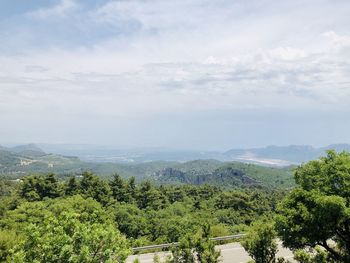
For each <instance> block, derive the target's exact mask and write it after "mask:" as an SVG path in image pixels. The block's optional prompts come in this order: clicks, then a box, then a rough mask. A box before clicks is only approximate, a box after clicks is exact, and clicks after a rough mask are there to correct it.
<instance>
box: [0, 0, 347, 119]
mask: <svg viewBox="0 0 350 263" xmlns="http://www.w3.org/2000/svg"><path fill="white" fill-rule="evenodd" d="M84 3H85V2H84V1H77V0H76V1H73V0H70V1H69V0H62V1H61V2H59V4H57V5H55V6H53V7H51V8H48V9H39V10H37V11H34V12H32V13H30V16H29V19H33V21H34V22H33V21H31V20H30V21H26V22H28V23H29V24H28V25H26V27H24V28H25V29H26V30H27V32H26V36H27V35H29V36H30V37H31V38H33V39H38V41H39V42H40V41H41V40H42V41H44V42H45V43H46V44H45V45H43V46H39V47H37V46H35V45H34V44H28V43H32V42H28V41H26V38H23V41H21V36H19V35H15V36H13V39H12V41H13V42H16V43H18V44H17V45H19V47H20V54H19V55H18V54H17V55H13V54H12V55H8V54H7V53H6V52H1V51H0V113H6V115H7V116H11V115H12V116H15V115H16V116H21V115H22V116H24V117H23V118H28V119H31V118H36V116H40V118H41V119H49V118H52V117H53V116H54V117H57V118H59V117H60V118H63V119H64V118H67V119H71V116H72V115H76V116H82V115H83V116H97V118H103V117H111V118H113V117H118V118H119V117H123V118H132V117H133V116H137V115H140V116H151V115H153V114H170V113H174V112H181V113H188V114H189V113H191V112H196V111H205V112H206V111H226V112H230V111H235V110H238V111H241V110H246V109H256V110H258V111H264V110H266V109H268V110H272V111H275V112H279V111H280V110H281V109H289V110H292V111H294V110H295V111H296V110H297V111H308V110H320V109H322V110H329V111H332V110H334V109H337V110H341V111H343V112H345V111H347V110H348V104H349V103H350V74H349V73H350V30H349V28H348V27H347V23H346V21H347V20H348V11H349V10H350V4H349V2H347V1H338V2H337V4H333V3H332V4H331V3H329V2H328V1H309V2H307V3H305V1H281V2H278V3H277V2H276V1H269V0H266V1H251V2H249V3H247V1H234V2H233V1H224V0H220V1H200V0H192V1H190V0H183V1H160V0H156V1H134V0H132V1H108V2H107V3H106V4H104V5H100V6H99V7H97V8H95V7H91V6H90V7H89V6H85V8H82V6H84ZM326 15H327V20H325V19H324V17H325V16H326ZM38 20H40V23H38ZM30 22H32V23H34V24H33V25H31V24H30ZM47 25H49V26H50V28H48V26H47ZM55 25H57V28H56V27H55ZM51 27H52V28H51ZM10 29H11V28H10ZM67 32H69V34H68V33H67ZM8 36H9V38H10V40H11V34H8ZM3 39H4V41H5V42H6V41H7V38H3ZM10 40H9V43H11V41H10ZM15 40H16V41H15ZM22 42H23V43H24V44H23V46H21V43H22ZM62 43H63V44H62ZM1 118H2V117H1V116H0V121H1ZM7 118H9V117H7Z"/></svg>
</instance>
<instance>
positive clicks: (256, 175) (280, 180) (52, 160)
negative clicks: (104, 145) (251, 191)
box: [0, 147, 293, 188]
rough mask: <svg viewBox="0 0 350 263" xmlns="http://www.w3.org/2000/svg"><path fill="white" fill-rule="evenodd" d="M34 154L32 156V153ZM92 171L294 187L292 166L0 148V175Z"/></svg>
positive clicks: (163, 179)
mask: <svg viewBox="0 0 350 263" xmlns="http://www.w3.org/2000/svg"><path fill="white" fill-rule="evenodd" d="M31 154H32V155H31ZM85 171H91V172H94V173H96V174H99V175H100V176H102V177H110V176H111V175H112V174H113V173H118V174H120V175H122V176H123V177H124V178H129V177H131V176H134V177H136V178H137V179H139V180H145V179H149V180H153V181H155V182H157V183H160V184H167V183H171V184H174V183H180V184H184V183H185V184H194V185H202V184H211V185H216V186H226V187H252V186H253V187H278V188H280V187H282V188H288V187H291V186H293V179H292V175H291V174H292V172H291V169H290V168H285V169H282V168H271V167H263V166H258V165H253V164H244V163H239V162H220V161H217V160H196V161H190V162H185V163H179V162H164V161H154V162H147V163H135V164H120V163H90V162H83V161H81V160H79V158H76V157H70V156H62V155H55V154H46V153H44V152H42V151H41V150H40V149H38V148H36V147H33V148H31V147H17V148H16V149H15V150H14V149H3V150H0V174H2V175H7V176H10V177H12V178H14V179H16V178H20V177H22V176H25V175H28V174H32V173H50V172H52V173H56V174H58V175H60V176H67V175H70V174H76V175H81V174H82V173H83V172H85Z"/></svg>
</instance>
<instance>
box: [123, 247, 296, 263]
mask: <svg viewBox="0 0 350 263" xmlns="http://www.w3.org/2000/svg"><path fill="white" fill-rule="evenodd" d="M216 247H217V249H220V250H221V257H222V262H223V263H246V262H248V261H249V260H251V258H250V257H249V255H248V254H247V252H246V251H245V250H244V248H243V247H242V246H241V245H240V244H239V243H231V244H226V245H220V246H216ZM278 250H279V251H278V253H277V256H278V257H284V258H285V259H288V260H289V261H291V262H295V261H294V260H293V253H292V252H291V251H290V250H289V249H286V248H283V247H282V246H281V244H279V247H278ZM154 254H155V253H149V254H140V255H134V256H130V257H129V258H128V259H127V261H126V262H127V263H132V262H133V261H134V260H135V259H136V258H138V259H139V260H140V262H141V263H153V257H154ZM157 254H158V255H159V257H160V258H161V259H164V258H165V257H166V256H167V255H169V252H158V253H157Z"/></svg>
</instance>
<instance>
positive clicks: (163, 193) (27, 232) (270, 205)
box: [0, 152, 350, 262]
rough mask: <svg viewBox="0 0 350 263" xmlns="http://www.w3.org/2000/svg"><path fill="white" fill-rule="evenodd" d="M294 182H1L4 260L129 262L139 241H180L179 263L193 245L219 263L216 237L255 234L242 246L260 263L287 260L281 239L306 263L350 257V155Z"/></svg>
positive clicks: (319, 163) (302, 172)
mask: <svg viewBox="0 0 350 263" xmlns="http://www.w3.org/2000/svg"><path fill="white" fill-rule="evenodd" d="M242 176H243V175H242ZM294 178H295V180H296V184H297V185H296V187H295V188H294V189H289V190H285V189H282V190H281V189H276V188H267V187H266V188H265V187H254V186H251V187H243V188H240V189H239V188H237V187H235V188H232V189H229V188H227V187H220V186H215V185H207V184H204V185H191V184H186V183H185V182H184V183H183V184H166V185H162V184H154V183H152V182H150V181H147V180H146V181H140V182H137V181H136V180H135V178H134V177H130V178H128V179H123V178H122V177H121V176H120V175H118V174H114V175H113V177H112V178H110V179H105V178H100V177H99V176H97V175H94V174H93V173H91V172H84V173H82V174H81V175H78V176H77V175H72V176H70V177H68V178H65V177H63V178H59V177H57V176H56V175H55V174H52V173H49V174H45V175H30V176H26V177H23V178H22V179H21V180H16V181H14V180H9V179H8V178H2V179H1V180H0V195H1V197H0V229H1V230H0V261H5V262H6V261H7V262H116V261H117V262H123V261H124V260H125V259H126V257H127V256H128V255H129V254H131V253H132V251H131V248H132V247H138V246H143V245H149V244H160V243H172V242H178V241H180V245H179V247H178V248H177V250H176V249H174V250H173V258H172V259H171V260H173V261H171V262H192V261H184V258H186V255H187V257H193V251H196V253H195V255H197V257H202V258H203V259H202V260H201V261H200V262H217V260H218V259H217V258H218V255H216V252H215V249H214V244H213V243H212V242H211V241H210V240H209V237H215V236H225V235H229V234H236V233H248V235H247V237H246V238H245V240H244V241H242V244H243V246H244V247H245V248H246V250H247V251H248V252H249V254H250V255H251V256H252V258H253V259H254V260H255V261H256V262H277V261H278V262H283V261H282V260H283V259H276V258H275V252H276V244H275V242H276V241H275V239H276V238H277V237H279V238H280V239H281V240H282V241H283V244H284V245H285V246H287V247H288V248H290V249H292V250H293V251H295V253H296V254H295V255H296V256H295V258H296V259H297V260H298V261H299V262H349V254H350V253H349V251H350V249H349V241H350V239H349V238H350V232H349V222H350V217H349V209H350V208H349V202H350V201H349V200H350V194H349V185H350V155H349V154H348V153H345V152H343V153H340V154H337V153H335V152H329V153H328V155H327V157H322V158H321V159H320V160H316V161H311V162H309V163H307V164H304V165H302V166H300V167H298V168H297V169H296V170H295V173H294ZM281 200H282V202H281ZM193 239H195V241H193ZM330 240H331V242H329V241H330ZM334 244H336V245H334ZM310 249H311V251H313V252H312V253H311V254H310V253H308V252H307V251H309V250H310ZM186 251H187V252H186ZM189 251H190V252H189ZM191 251H192V252H191ZM186 253H187V254H186ZM262 255H263V256H262ZM205 257H207V259H206V260H207V261H205V260H204V258H205ZM169 260H170V259H169ZM193 260H196V259H193ZM197 260H198V258H197ZM193 262H194V261H193Z"/></svg>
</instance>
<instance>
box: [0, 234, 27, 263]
mask: <svg viewBox="0 0 350 263" xmlns="http://www.w3.org/2000/svg"><path fill="white" fill-rule="evenodd" d="M22 241H23V237H22V236H20V235H18V234H17V233H16V232H15V231H12V230H1V231H0V262H5V261H6V260H7V259H8V257H9V256H10V255H11V250H13V249H14V247H15V246H17V245H18V244H21V243H22Z"/></svg>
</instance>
